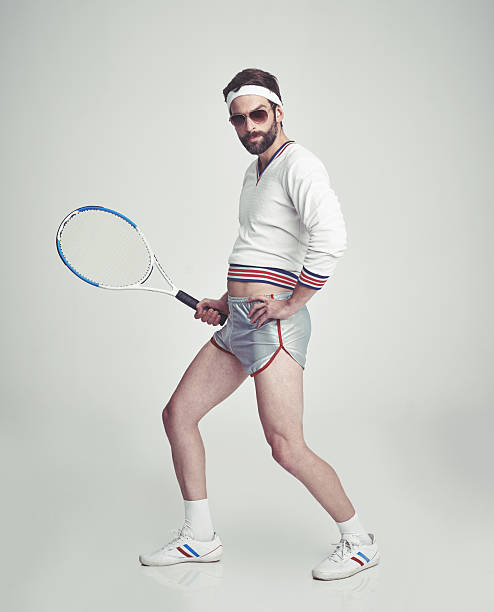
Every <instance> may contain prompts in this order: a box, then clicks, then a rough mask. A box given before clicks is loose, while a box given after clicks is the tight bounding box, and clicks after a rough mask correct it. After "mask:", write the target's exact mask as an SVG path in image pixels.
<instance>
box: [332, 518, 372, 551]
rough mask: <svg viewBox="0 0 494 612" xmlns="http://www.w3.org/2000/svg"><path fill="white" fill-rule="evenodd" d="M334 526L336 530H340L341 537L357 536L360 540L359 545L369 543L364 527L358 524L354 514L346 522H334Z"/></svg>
mask: <svg viewBox="0 0 494 612" xmlns="http://www.w3.org/2000/svg"><path fill="white" fill-rule="evenodd" d="M336 524H337V525H338V529H339V530H340V533H341V535H349V534H352V535H357V536H358V537H359V539H360V543H361V544H370V543H371V539H370V537H369V534H368V533H367V531H366V530H365V529H364V526H363V525H362V523H361V522H360V519H359V517H358V515H357V513H356V512H355V514H354V515H353V516H352V517H351V518H349V519H348V520H347V521H343V522H341V523H338V522H336Z"/></svg>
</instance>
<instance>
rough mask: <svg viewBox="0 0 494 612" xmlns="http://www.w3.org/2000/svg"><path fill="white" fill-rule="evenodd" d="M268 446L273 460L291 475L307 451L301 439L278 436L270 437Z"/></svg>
mask: <svg viewBox="0 0 494 612" xmlns="http://www.w3.org/2000/svg"><path fill="white" fill-rule="evenodd" d="M268 444H269V445H270V446H271V454H272V456H273V459H274V460H275V461H276V462H277V463H279V464H280V465H281V466H282V467H283V468H285V470H287V471H288V472H291V473H293V472H294V471H295V470H296V467H297V465H298V464H299V462H300V458H301V456H302V455H303V453H304V452H305V451H306V449H307V446H306V444H305V441H304V439H303V438H296V439H289V438H286V437H284V436H282V435H279V434H275V435H272V436H270V437H269V439H268Z"/></svg>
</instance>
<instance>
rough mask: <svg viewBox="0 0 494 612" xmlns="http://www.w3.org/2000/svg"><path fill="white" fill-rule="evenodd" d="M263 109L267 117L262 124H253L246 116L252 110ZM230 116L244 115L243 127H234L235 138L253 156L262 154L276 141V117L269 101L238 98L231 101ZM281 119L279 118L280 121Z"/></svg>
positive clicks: (254, 98) (260, 98)
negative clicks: (237, 138) (236, 137)
mask: <svg viewBox="0 0 494 612" xmlns="http://www.w3.org/2000/svg"><path fill="white" fill-rule="evenodd" d="M259 108H263V109H264V110H265V111H266V112H267V113H268V117H267V119H266V121H265V122H264V123H255V122H254V121H252V119H251V118H250V117H249V116H248V113H251V112H252V111H254V110H257V109H259ZM230 114H231V115H236V114H241V115H245V116H246V119H245V122H244V124H243V125H241V126H240V127H238V128H237V127H236V128H235V130H236V131H237V136H238V137H239V139H240V142H241V143H242V144H243V145H244V147H245V148H246V149H247V151H249V153H252V154H253V155H260V154H261V153H264V151H266V150H267V149H269V147H270V146H271V145H272V144H273V142H274V141H275V140H276V136H277V135H278V123H277V121H276V115H275V112H274V111H273V107H272V106H271V104H270V102H269V100H266V98H263V97H262V96H254V95H249V96H239V97H238V98H235V100H233V102H232V105H231V107H230ZM281 119H282V117H281V118H280V121H281Z"/></svg>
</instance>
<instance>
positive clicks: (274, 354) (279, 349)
mask: <svg viewBox="0 0 494 612" xmlns="http://www.w3.org/2000/svg"><path fill="white" fill-rule="evenodd" d="M271 299H273V300H274V295H273V294H271ZM276 323H277V326H278V339H279V341H280V346H279V347H278V348H277V349H276V351H275V352H274V353H273V354H272V355H271V358H270V360H269V361H268V362H267V363H265V364H264V365H263V366H262V368H259V370H256V371H255V372H253V373H252V374H251V376H256V375H257V374H259V372H262V371H263V370H265V369H266V368H267V367H268V365H269V364H270V363H271V362H272V361H273V359H274V358H275V357H276V355H277V354H278V353H279V352H280V351H281V349H283V350H284V351H285V353H286V354H287V355H290V353H289V352H288V351H287V349H286V347H285V346H284V345H283V338H282V337H281V323H280V319H276ZM220 348H221V347H220ZM290 357H292V355H290ZM292 359H293V360H294V361H297V360H296V359H295V357H292ZM297 363H298V361H297ZM299 365H300V364H299ZM301 367H302V370H304V369H305V368H304V367H303V366H301Z"/></svg>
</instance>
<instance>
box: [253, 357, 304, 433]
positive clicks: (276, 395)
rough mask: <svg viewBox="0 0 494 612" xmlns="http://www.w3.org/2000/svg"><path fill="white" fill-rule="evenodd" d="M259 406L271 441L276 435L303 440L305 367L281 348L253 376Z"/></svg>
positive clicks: (265, 431)
mask: <svg viewBox="0 0 494 612" xmlns="http://www.w3.org/2000/svg"><path fill="white" fill-rule="evenodd" d="M254 382H255V385H256V397H257V407H258V410H259V418H260V419H261V423H262V426H263V429H264V435H265V436H266V440H267V441H268V443H269V444H272V443H273V442H274V439H275V438H276V437H281V438H283V439H284V440H289V441H292V442H295V441H301V440H303V426H302V417H303V410H304V405H303V368H302V366H301V365H300V364H299V363H297V362H296V361H295V360H294V359H292V357H290V356H289V355H288V354H287V353H286V352H285V351H283V350H280V351H279V352H278V354H277V355H276V357H275V358H274V360H273V361H272V363H270V365H269V367H268V368H266V369H265V370H263V371H262V372H259V374H257V375H256V376H255V377H254Z"/></svg>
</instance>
